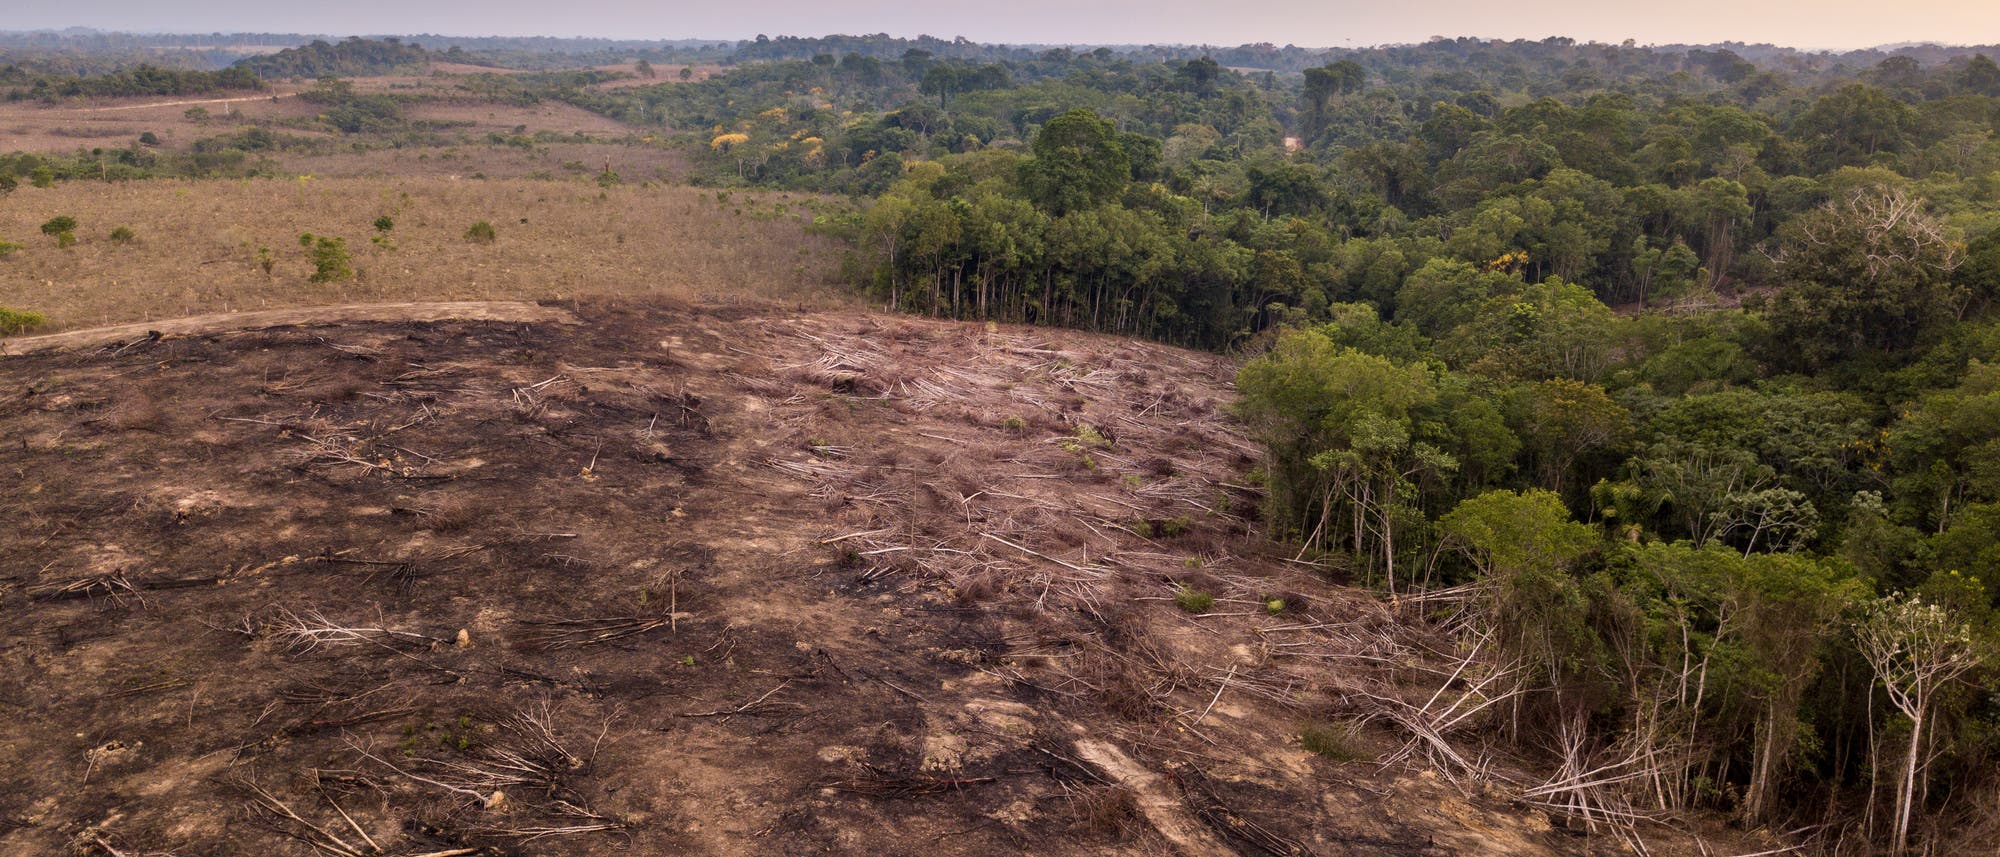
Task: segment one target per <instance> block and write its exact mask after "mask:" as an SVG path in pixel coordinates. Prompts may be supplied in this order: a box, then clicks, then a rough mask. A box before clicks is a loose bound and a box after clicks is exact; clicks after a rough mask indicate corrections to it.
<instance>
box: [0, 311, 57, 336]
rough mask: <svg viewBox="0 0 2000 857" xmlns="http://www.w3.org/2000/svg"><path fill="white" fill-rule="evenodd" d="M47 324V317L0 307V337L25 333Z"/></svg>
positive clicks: (36, 313)
mask: <svg viewBox="0 0 2000 857" xmlns="http://www.w3.org/2000/svg"><path fill="white" fill-rule="evenodd" d="M48 323H49V319H48V316H45V315H42V314H41V313H38V312H23V311H20V310H11V309H8V308H6V307H3V306H0V336H7V335H10V334H15V333H25V332H27V331H29V330H33V329H35V328H37V327H41V326H42V325H44V324H48Z"/></svg>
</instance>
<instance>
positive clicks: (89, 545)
mask: <svg viewBox="0 0 2000 857" xmlns="http://www.w3.org/2000/svg"><path fill="white" fill-rule="evenodd" d="M1233 371H1234V364H1233V363H1232V362H1230V361H1228V360H1226V359H1224V358H1221V357H1217V356H1213V355H1205V354H1197V353H1192V352H1186V351H1180V350H1176V349H1172V348H1167V347H1163V346H1157V345H1151V344H1145V343H1137V342H1132V341H1128V340H1121V339H1115V338H1110V337H1100V336H1093V335H1088V334H1080V333H1071V332H1061V331H1051V330H1045V329H1030V328H1016V327H1009V326H999V327H996V326H992V325H971V324H960V323H952V322H939V321H928V320H917V319H908V318H899V317H890V316H877V315H868V314H862V313H847V314H842V313H831V314H829V313H815V314H803V313H793V312H784V311H776V310H769V311H766V310H744V309H712V308H711V309H702V308H691V307H675V306H661V305H651V304H603V305H595V306H588V305H587V306H584V307H580V308H575V317H574V318H573V319H571V320H570V321H568V322H567V323H565V322H558V321H547V322H536V323H518V322H505V321H492V320H486V321H472V320H459V321H452V320H445V321H437V320H432V321H382V320H374V321H367V322H351V323H338V324H299V325H292V326H286V327H276V328H267V329H261V330H234V331H214V332H208V333H193V334H185V335H176V336H166V337H161V338H158V339H137V340H127V341H122V342H113V343H110V344H105V345H94V346H92V347H89V348H82V349H73V350H69V351H57V352H48V353H40V354H32V355H28V356H15V357H4V358H0V444H4V447H0V448H4V450H5V452H4V454H0V463H4V467H5V471H6V473H5V475H6V480H7V483H8V487H7V490H6V492H5V496H4V499H0V521H4V526H0V852H4V853H7V854H24V855H26V854H111V855H116V854H126V855H139V854H152V853H172V854H175V855H180V857H194V855H223V854H252V853H255V854H274V855H275V854H301V855H303V854H310V853H333V854H346V855H368V854H384V855H419V854H434V855H473V854H482V855H483V854H537V855H540V854H549V855H565V854H636V855H665V854H676V855H679V854H794V853H807V852H812V853H868V854H877V855H892V854H924V855H931V857H937V855H949V854H1002V853H1035V854H1086V853H1087V854H1103V853H1126V854H1162V853H1187V854H1231V853H1240V854H1323V855H1340V854H1396V855H1413V857H1414V855H1450V854H1467V855H1470V854H1545V853H1550V854H1554V853H1595V852H1601V853H1614V852H1616V851H1617V850H1618V846H1617V842H1616V840H1615V839H1612V838H1609V837H1593V836H1590V835H1586V834H1585V833H1584V832H1582V831H1572V830H1567V829H1564V828H1563V826H1561V825H1560V824H1556V825H1552V824H1551V822H1550V818H1549V817H1548V816H1547V815H1546V814H1543V813H1541V812H1539V811H1536V810H1533V809H1530V808H1527V807H1524V806H1522V805H1520V804H1518V803H1510V802H1509V801H1507V800H1506V799H1504V796H1503V795H1501V794H1500V793H1498V792H1496V791H1494V790H1491V789H1486V788H1482V787H1480V786H1477V785H1464V786H1459V785H1453V784H1452V783H1450V782H1449V781H1447V780H1446V779H1444V778H1441V777H1438V776H1435V775H1432V774H1430V773H1427V772H1425V768H1424V766H1423V765H1422V764H1420V763H1419V762H1418V760H1417V759H1416V758H1414V757H1409V758H1405V757H1404V754H1401V753H1400V751H1399V749H1398V748H1399V747H1402V748H1404V749H1407V748H1408V745H1404V744H1402V743H1401V741H1400V739H1398V738H1396V737H1395V736H1393V735H1392V734H1390V733H1389V732H1387V731H1380V732H1377V731H1372V727H1371V729H1364V730H1361V731H1359V732H1356V733H1354V734H1353V735H1351V736H1350V738H1351V741H1350V744H1352V745H1353V746H1352V748H1351V749H1353V750H1355V753H1356V755H1357V756H1362V757H1371V758H1373V759H1375V760H1376V761H1368V760H1365V758H1364V760H1358V761H1348V762H1341V761H1334V760H1332V759H1329V758H1326V757H1324V756H1320V755H1315V754H1311V753H1307V752H1305V751H1304V750H1303V749H1301V747H1300V740H1299V728H1300V725H1301V724H1302V723H1305V722H1308V721H1314V720H1326V719H1338V718H1341V717H1343V716H1348V715H1349V714H1351V713H1352V711H1353V710H1355V709H1354V706H1355V705H1356V704H1357V700H1360V699H1364V698H1368V697H1375V698H1378V700H1379V698H1384V697H1389V698H1395V697H1402V698H1413V699H1417V700H1420V701H1421V700H1422V699H1423V698H1424V697H1425V696H1427V695H1430V694H1431V693H1432V692H1433V691H1434V690H1435V689H1436V684H1437V682H1438V681H1439V676H1438V675H1437V671H1438V667H1437V665H1435V664H1426V663H1420V662H1416V660H1413V659H1411V658H1409V657H1408V656H1407V655H1398V654H1396V653H1397V652H1405V653H1406V652H1409V651H1421V647H1420V646H1413V647H1406V648H1397V644H1392V643H1393V641H1394V640H1396V639H1400V637H1399V635H1403V634H1405V631H1404V630H1403V627H1404V623H1399V622H1397V621H1396V617H1395V616H1394V615H1393V614H1391V613H1390V612H1389V611H1388V609H1387V608H1385V607H1384V606H1382V605H1381V604H1380V603H1379V602H1378V600H1377V599H1375V598H1373V597H1371V596H1369V595H1367V594H1365V593H1363V592H1360V591H1358V590H1353V589H1349V588H1347V587H1345V586H1343V585H1341V583H1340V582H1339V581H1334V580H1330V579H1328V578H1327V576H1326V575H1325V574H1324V573H1322V572H1320V571H1318V570H1316V569H1314V568H1311V567H1308V566H1306V565H1303V564H1299V563H1294V562H1291V561H1290V560H1291V554H1290V553H1288V552H1286V551H1284V550H1283V549H1282V548H1281V547H1279V546H1277V545H1274V544H1271V543H1270V542H1268V541H1267V540H1265V539H1264V538H1263V536H1262V530H1261V528H1260V526H1259V524H1258V523H1257V521H1256V514H1257V508H1258V504H1259V502H1260V498H1259V497H1258V495H1257V492H1256V491H1255V490H1254V489H1253V488H1252V487H1251V485H1250V477H1248V476H1247V475H1246V474H1247V473H1248V472H1249V471H1250V470H1252V469H1253V468H1254V467H1255V466H1256V465H1257V463H1258V451H1257V449H1256V448H1255V447H1254V446H1253V444H1252V443H1251V442H1249V441H1248V440H1247V439H1246V438H1245V437H1244V436H1243V435H1242V433H1241V431H1240V429H1239V428H1238V427H1237V426H1235V425H1234V424H1233V423H1232V422H1231V420H1230V418H1229V416H1228V404H1229V402H1230V401H1231V398H1232V395H1233V394H1232V391H1231V387H1230V383H1229V380H1230V378H1231V377H1232V375H1233ZM1182 587H1186V588H1187V589H1188V590H1198V591H1201V592H1205V593H1210V594H1212V595H1213V596H1214V598H1215V601H1214V604H1213V606H1212V607H1210V608H1209V609H1208V610H1207V611H1206V612H1204V613H1201V614H1193V613H1190V612H1188V611H1186V610H1184V609H1181V607H1180V606H1178V605H1177V604H1176V602H1175V596H1176V593H1177V592H1180V591H1183V590H1182ZM1274 598H1275V599H1281V600H1282V601H1283V608H1282V610H1279V611H1277V612H1275V613H1274V612H1272V610H1271V609H1269V607H1267V605H1268V604H1269V602H1270V601H1271V600H1272V599H1274ZM1444 654H1448V653H1444ZM1446 668H1448V664H1446ZM1385 762H1386V763H1387V764H1385ZM1496 764H1497V763H1496ZM1656 853H1657V852H1656ZM1667 853H1672V852H1671V850H1669V851H1668V852H1667Z"/></svg>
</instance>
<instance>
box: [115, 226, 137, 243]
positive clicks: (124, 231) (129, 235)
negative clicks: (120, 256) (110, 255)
mask: <svg viewBox="0 0 2000 857" xmlns="http://www.w3.org/2000/svg"><path fill="white" fill-rule="evenodd" d="M137 240H139V236H138V234H137V233H135V232H133V231H132V227H130V226H120V227H117V228H114V229H112V230H111V243H113V244H130V243H132V242H134V241H137Z"/></svg>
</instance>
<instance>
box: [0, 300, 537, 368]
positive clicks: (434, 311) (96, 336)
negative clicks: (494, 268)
mask: <svg viewBox="0 0 2000 857" xmlns="http://www.w3.org/2000/svg"><path fill="white" fill-rule="evenodd" d="M399 321H421V322H435V321H513V322H559V323H563V324H575V323H576V318H575V317H574V316H571V315H570V314H569V313H567V312H564V311H562V310H560V309H555V308H552V307H545V306H542V305H539V304H533V303H527V302H524V301H423V302H413V303H387V304H347V305H344V306H328V307H303V308H297V309H273V310H258V311H255V312H231V313H216V314H213V315H196V316H189V317H187V318H176V319H165V320H161V321H144V322H135V323H133V324H120V325H113V326H111V327H93V328H90V329H87V330H69V331H64V332H62V333H51V334H47V335H45V336H21V337H15V338H12V339H0V355H7V354H33V353H35V352H38V351H61V350H69V349H77V348H90V347H93V346H98V345H109V344H118V345H124V344H126V343H129V342H133V341H136V340H141V339H146V338H148V337H151V336H153V335H154V334H159V335H161V336H164V337H185V336H198V335H204V334H216V333H226V332H240V331H246V330H262V329H267V328H273V327H292V326H299V325H328V324H352V323H356V322H399Z"/></svg>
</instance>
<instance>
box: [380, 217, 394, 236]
mask: <svg viewBox="0 0 2000 857" xmlns="http://www.w3.org/2000/svg"><path fill="white" fill-rule="evenodd" d="M394 228H396V219H395V218H393V217H390V216H389V215H386V214H384V215H382V216H381V217H377V218H375V231H376V232H381V233H384V234H387V233H388V232H389V230H391V229H394Z"/></svg>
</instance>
